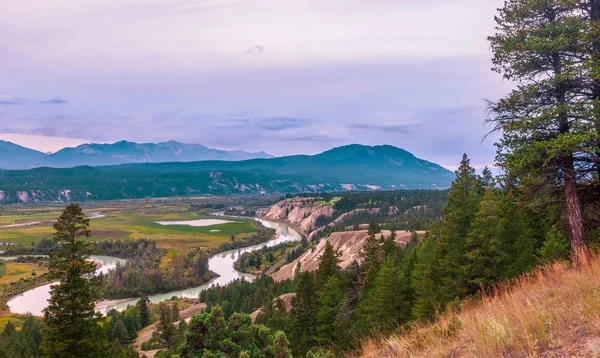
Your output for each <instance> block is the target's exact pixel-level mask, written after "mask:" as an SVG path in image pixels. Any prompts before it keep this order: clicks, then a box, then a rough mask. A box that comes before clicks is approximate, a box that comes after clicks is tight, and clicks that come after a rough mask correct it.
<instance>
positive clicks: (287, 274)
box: [272, 230, 424, 281]
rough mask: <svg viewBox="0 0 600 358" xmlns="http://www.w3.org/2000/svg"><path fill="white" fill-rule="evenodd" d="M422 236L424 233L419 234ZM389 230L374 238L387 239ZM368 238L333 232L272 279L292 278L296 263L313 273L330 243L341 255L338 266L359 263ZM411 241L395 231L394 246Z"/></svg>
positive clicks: (407, 233) (365, 232) (363, 232)
mask: <svg viewBox="0 0 600 358" xmlns="http://www.w3.org/2000/svg"><path fill="white" fill-rule="evenodd" d="M419 233H420V234H423V233H424V232H419ZM390 234H391V232H390V231H389V230H382V231H381V233H379V234H376V235H375V236H376V238H381V235H384V237H389V235H390ZM368 237H369V231H368V230H359V231H345V232H334V233H331V235H329V237H328V238H324V239H321V241H320V242H319V244H318V245H317V246H316V248H315V249H314V250H308V251H307V252H305V253H304V254H303V255H302V256H300V257H299V258H297V259H296V260H294V261H292V262H291V263H289V264H287V265H285V266H283V267H282V268H281V269H280V270H279V271H277V272H275V273H274V274H273V275H272V277H273V279H274V280H275V281H282V280H286V279H290V278H293V277H294V271H295V270H296V266H297V265H298V262H299V263H300V271H301V272H305V271H314V270H316V269H317V268H318V267H319V262H320V257H321V255H322V254H323V251H324V250H325V244H326V243H327V242H330V243H331V245H332V246H333V248H334V249H336V250H339V251H340V252H341V253H342V256H341V257H340V266H341V267H342V268H346V267H348V265H350V264H351V263H352V262H354V261H358V262H360V252H361V251H362V249H363V247H364V246H365V244H366V242H367V238H368ZM410 239H411V232H410V231H396V244H397V245H398V246H400V247H405V246H406V245H407V244H408V242H410Z"/></svg>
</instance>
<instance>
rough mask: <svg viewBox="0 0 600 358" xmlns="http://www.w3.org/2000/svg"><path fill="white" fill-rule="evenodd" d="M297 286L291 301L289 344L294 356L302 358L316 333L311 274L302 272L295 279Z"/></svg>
mask: <svg viewBox="0 0 600 358" xmlns="http://www.w3.org/2000/svg"><path fill="white" fill-rule="evenodd" d="M296 279H297V280H298V286H297V290H296V296H295V297H294V298H293V299H292V311H291V315H290V316H291V329H290V333H291V344H292V350H293V351H294V353H295V354H296V355H299V356H304V355H305V354H306V352H308V350H309V349H310V347H312V346H313V340H312V337H314V336H315V333H316V325H317V322H316V313H317V308H318V307H317V305H318V301H317V296H316V287H315V280H314V277H313V274H312V273H310V272H302V273H300V274H299V275H298V277H297V278H296Z"/></svg>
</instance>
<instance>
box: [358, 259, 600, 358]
mask: <svg viewBox="0 0 600 358" xmlns="http://www.w3.org/2000/svg"><path fill="white" fill-rule="evenodd" d="M363 348H364V351H363V353H362V355H360V356H361V357H600V257H594V258H593V259H592V260H591V261H590V263H589V264H588V265H586V267H585V268H583V269H581V270H576V269H572V268H569V267H568V266H566V265H564V264H554V265H551V266H546V267H544V268H540V269H537V270H535V271H534V272H533V273H531V274H529V275H526V276H523V277H521V278H520V279H518V280H517V281H516V282H515V283H514V284H513V285H511V286H510V287H506V288H502V289H498V290H497V292H496V293H495V294H493V295H490V296H487V297H485V298H483V299H481V300H479V301H477V302H473V303H471V304H468V305H466V307H463V308H462V309H461V310H459V311H458V312H457V313H453V314H447V315H445V316H443V317H441V318H440V319H439V320H438V321H437V322H435V323H432V324H417V325H414V326H413V327H411V328H410V330H407V331H406V332H405V333H399V334H397V335H395V336H392V337H389V338H382V339H379V340H373V341H370V342H367V343H365V345H364V347H363Z"/></svg>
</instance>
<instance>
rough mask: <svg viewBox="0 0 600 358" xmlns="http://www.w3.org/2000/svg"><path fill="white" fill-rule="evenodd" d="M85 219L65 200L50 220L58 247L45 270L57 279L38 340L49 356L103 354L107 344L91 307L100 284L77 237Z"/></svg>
mask: <svg viewBox="0 0 600 358" xmlns="http://www.w3.org/2000/svg"><path fill="white" fill-rule="evenodd" d="M89 223H90V221H89V219H86V218H85V215H84V214H83V211H82V210H81V207H80V206H79V205H77V204H69V205H68V206H67V207H66V208H65V210H64V211H63V213H62V214H61V215H60V217H59V218H58V220H57V221H56V223H55V224H54V229H55V230H56V233H55V234H54V241H55V242H56V243H57V247H58V251H55V252H53V253H51V254H50V260H49V263H48V270H49V271H50V276H51V277H52V278H53V279H56V280H59V283H57V284H54V285H52V286H51V296H50V299H49V301H48V307H47V308H46V309H45V310H44V321H45V323H46V328H45V330H44V335H43V341H42V349H43V351H44V352H45V354H46V355H48V356H51V357H104V356H105V354H106V352H105V350H106V349H107V347H108V346H109V343H108V340H107V336H106V333H105V331H104V329H102V327H101V326H100V324H99V323H100V319H101V316H100V314H98V313H97V312H96V311H95V309H94V307H95V303H96V302H97V301H98V300H99V299H100V292H99V291H98V288H99V287H101V285H100V281H99V278H98V277H97V276H96V275H95V274H94V272H95V271H96V266H95V265H94V263H92V262H89V261H87V258H88V257H89V253H90V250H91V247H90V244H88V243H86V242H84V241H83V240H80V239H79V238H80V237H88V236H89V235H90V231H89V229H88V227H89Z"/></svg>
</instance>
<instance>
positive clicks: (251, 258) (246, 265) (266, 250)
mask: <svg viewBox="0 0 600 358" xmlns="http://www.w3.org/2000/svg"><path fill="white" fill-rule="evenodd" d="M296 245H298V244H297V243H296V242H283V243H281V244H279V245H275V246H265V247H263V248H262V249H260V250H255V251H252V252H244V253H243V254H242V255H241V256H240V257H239V258H238V259H237V260H236V261H235V264H234V267H235V269H236V270H238V271H242V272H250V271H252V272H255V271H260V270H262V269H263V266H265V269H266V268H269V267H271V266H272V265H273V264H275V263H276V262H277V261H278V260H279V259H281V258H282V257H284V256H287V255H289V254H290V253H291V251H292V250H293V249H292V248H293V247H295V246H296Z"/></svg>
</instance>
